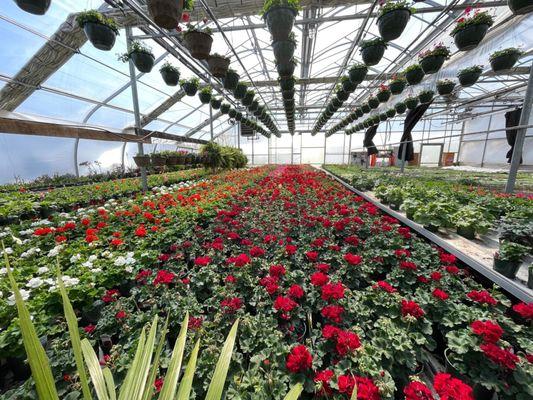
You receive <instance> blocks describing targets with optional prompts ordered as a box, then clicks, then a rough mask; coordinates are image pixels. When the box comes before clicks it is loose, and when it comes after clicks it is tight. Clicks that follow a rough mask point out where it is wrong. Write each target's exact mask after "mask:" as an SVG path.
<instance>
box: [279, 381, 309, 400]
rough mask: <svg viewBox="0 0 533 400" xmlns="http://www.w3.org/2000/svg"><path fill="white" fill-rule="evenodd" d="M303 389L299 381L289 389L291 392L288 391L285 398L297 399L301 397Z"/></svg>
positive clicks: (288, 399)
mask: <svg viewBox="0 0 533 400" xmlns="http://www.w3.org/2000/svg"><path fill="white" fill-rule="evenodd" d="M302 390H304V387H303V386H302V384H301V383H297V384H296V385H294V386H293V387H292V388H291V390H290V391H289V393H287V396H285V398H284V399H283V400H297V399H298V398H299V397H300V394H301V393H302Z"/></svg>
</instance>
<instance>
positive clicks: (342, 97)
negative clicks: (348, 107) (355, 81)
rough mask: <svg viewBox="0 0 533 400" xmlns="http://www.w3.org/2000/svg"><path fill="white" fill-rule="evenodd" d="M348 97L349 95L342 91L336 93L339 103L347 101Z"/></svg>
mask: <svg viewBox="0 0 533 400" xmlns="http://www.w3.org/2000/svg"><path fill="white" fill-rule="evenodd" d="M349 97H350V93H348V92H345V91H344V90H339V91H338V92H337V98H338V99H339V100H340V101H343V102H344V101H346V100H348V98H349Z"/></svg>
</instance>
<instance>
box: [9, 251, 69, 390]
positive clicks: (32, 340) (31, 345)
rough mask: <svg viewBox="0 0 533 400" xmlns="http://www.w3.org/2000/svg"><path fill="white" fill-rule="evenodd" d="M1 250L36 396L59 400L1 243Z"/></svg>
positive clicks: (47, 361)
mask: <svg viewBox="0 0 533 400" xmlns="http://www.w3.org/2000/svg"><path fill="white" fill-rule="evenodd" d="M2 250H3V251H4V259H5V262H6V270H7V275H8V277H9V282H10V284H11V288H12V290H13V294H14V296H15V303H16V305H17V312H18V316H19V323H20V331H21V333H22V340H23V342H24V348H25V350H26V355H27V356H28V362H29V364H30V369H31V374H32V376H33V380H34V381H35V388H36V390H37V395H38V396H39V399H43V400H44V399H46V400H55V399H58V400H59V397H58V395H57V390H56V387H55V380H54V376H53V375H52V370H51V369H50V362H49V360H48V357H47V356H46V353H45V351H44V349H43V346H42V345H41V342H40V341H39V337H38V336H37V331H36V330H35V327H34V326H33V323H32V322H31V318H30V313H29V311H28V309H27V308H26V305H25V304H24V300H23V299H22V296H21V294H20V291H19V288H18V285H17V282H16V281H15V278H14V276H13V274H12V272H11V268H10V264H9V257H8V256H7V254H6V251H5V250H6V249H5V246H4V242H2Z"/></svg>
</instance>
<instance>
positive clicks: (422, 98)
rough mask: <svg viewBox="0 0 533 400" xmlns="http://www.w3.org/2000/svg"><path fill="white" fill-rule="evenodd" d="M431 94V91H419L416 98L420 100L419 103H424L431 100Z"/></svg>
mask: <svg viewBox="0 0 533 400" xmlns="http://www.w3.org/2000/svg"><path fill="white" fill-rule="evenodd" d="M433 96H434V94H433V93H421V94H420V95H418V100H420V104H426V103H429V102H430V101H431V100H433Z"/></svg>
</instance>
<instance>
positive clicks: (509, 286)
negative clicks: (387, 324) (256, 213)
mask: <svg viewBox="0 0 533 400" xmlns="http://www.w3.org/2000/svg"><path fill="white" fill-rule="evenodd" d="M321 171H324V172H325V173H326V174H327V175H328V176H330V177H332V178H333V179H335V180H336V181H337V182H339V183H340V184H342V185H343V186H344V187H345V188H347V189H348V190H350V191H351V192H354V193H355V194H357V195H358V196H361V197H362V198H364V199H365V200H366V201H368V202H369V203H372V204H374V205H375V206H376V207H378V208H379V209H380V210H381V211H384V212H385V213H387V214H389V215H390V216H391V217H394V218H396V219H397V220H398V221H400V222H401V223H402V224H404V225H406V226H408V227H409V228H411V229H412V230H414V231H416V232H417V233H418V234H419V235H421V236H423V237H424V238H426V239H427V240H429V241H430V242H432V243H435V244H436V245H437V246H439V247H442V248H443V249H444V250H446V251H447V252H448V253H450V254H453V255H454V256H455V257H457V259H459V260H460V261H461V262H462V263H464V264H466V265H467V266H468V267H470V268H472V269H473V270H475V271H476V272H478V273H479V274H481V275H483V276H484V277H485V278H487V279H488V280H490V281H492V282H493V283H495V284H496V285H498V286H499V287H500V288H502V289H503V290H504V291H506V292H507V293H509V294H510V295H512V296H513V297H515V298H517V299H519V300H521V301H523V302H525V303H531V302H533V296H532V295H531V293H530V290H528V289H527V288H526V287H525V286H524V287H522V286H521V285H517V284H516V283H515V282H513V281H512V280H510V279H508V278H506V277H504V276H503V275H501V274H499V273H497V272H495V271H493V270H492V269H490V268H487V267H486V266H485V265H483V264H481V263H480V262H478V261H476V260H475V259H473V258H472V257H470V256H468V255H467V254H465V253H463V252H462V251H460V250H458V249H457V248H456V247H454V246H452V245H451V244H450V243H448V242H447V241H445V240H444V239H442V238H440V237H439V236H437V235H435V234H434V233H432V232H430V231H428V230H427V229H425V228H424V227H422V226H420V225H419V224H417V223H415V222H413V221H411V220H410V219H408V218H406V217H405V216H404V215H402V214H400V213H398V212H396V211H394V210H391V209H390V208H389V207H387V206H385V205H383V204H381V203H380V202H378V201H376V200H374V199H372V198H370V197H369V196H368V195H366V194H365V193H363V192H361V191H359V190H357V189H356V188H354V187H353V186H352V185H350V184H349V183H347V182H345V181H344V180H343V179H342V178H340V177H338V176H337V175H335V174H333V173H331V172H329V171H326V170H325V169H323V168H321Z"/></svg>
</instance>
